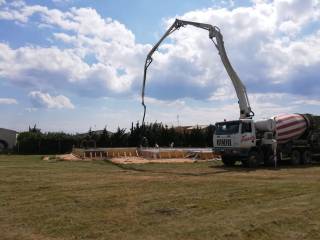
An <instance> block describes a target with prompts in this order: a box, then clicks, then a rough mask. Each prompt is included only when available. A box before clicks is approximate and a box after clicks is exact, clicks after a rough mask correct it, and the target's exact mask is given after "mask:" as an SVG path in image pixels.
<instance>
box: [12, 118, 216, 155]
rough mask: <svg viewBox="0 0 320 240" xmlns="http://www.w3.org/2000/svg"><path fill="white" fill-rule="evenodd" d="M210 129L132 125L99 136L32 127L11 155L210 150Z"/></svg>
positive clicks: (89, 133) (160, 124)
mask: <svg viewBox="0 0 320 240" xmlns="http://www.w3.org/2000/svg"><path fill="white" fill-rule="evenodd" d="M213 132H214V126H213V125H209V126H208V127H207V128H205V129H201V128H200V127H195V128H193V129H191V130H186V129H183V128H180V129H178V128H174V127H169V126H167V125H164V124H162V123H150V124H146V125H141V124H139V123H136V124H134V123H132V125H131V128H130V129H129V130H127V129H125V128H120V127H119V128H118V129H117V131H116V132H114V133H111V132H109V131H107V129H106V128H104V129H103V130H102V131H100V132H99V133H97V132H95V131H92V130H91V129H89V131H88V132H87V133H86V134H68V133H64V132H46V133H43V132H41V130H40V129H38V128H37V127H36V126H34V127H32V128H30V127H29V130H28V131H26V132H22V133H20V134H19V135H18V139H17V145H16V147H15V152H16V153H20V154H61V153H67V152H71V150H72V148H73V147H78V148H96V147H97V148H107V147H140V146H143V147H155V146H159V147H170V146H171V147H173V146H174V147H212V136H213Z"/></svg>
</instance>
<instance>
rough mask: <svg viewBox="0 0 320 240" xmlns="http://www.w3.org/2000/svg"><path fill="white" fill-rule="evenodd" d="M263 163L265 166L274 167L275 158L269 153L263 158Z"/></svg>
mask: <svg viewBox="0 0 320 240" xmlns="http://www.w3.org/2000/svg"><path fill="white" fill-rule="evenodd" d="M264 165H265V166H267V167H274V166H275V160H274V155H272V154H270V155H268V156H266V158H265V160H264Z"/></svg>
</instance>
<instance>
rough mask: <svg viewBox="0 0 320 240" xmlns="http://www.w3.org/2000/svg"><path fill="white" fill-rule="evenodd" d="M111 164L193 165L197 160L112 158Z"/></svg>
mask: <svg viewBox="0 0 320 240" xmlns="http://www.w3.org/2000/svg"><path fill="white" fill-rule="evenodd" d="M111 161H112V162H114V163H117V164H144V163H194V162H197V160H193V159H188V158H168V159H164V158H163V159H152V160H149V159H145V158H141V157H122V158H112V159H111Z"/></svg>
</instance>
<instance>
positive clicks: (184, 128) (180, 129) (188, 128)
mask: <svg viewBox="0 0 320 240" xmlns="http://www.w3.org/2000/svg"><path fill="white" fill-rule="evenodd" d="M208 127H209V125H195V126H179V127H174V129H175V130H176V131H177V132H181V133H182V132H189V133H190V132H191V131H192V130H193V129H200V130H201V131H205V130H206V129H207V128H208Z"/></svg>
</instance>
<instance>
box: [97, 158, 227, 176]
mask: <svg viewBox="0 0 320 240" xmlns="http://www.w3.org/2000/svg"><path fill="white" fill-rule="evenodd" d="M103 161H104V162H105V163H107V164H110V165H112V166H116V167H118V168H120V169H121V170H125V171H133V172H144V173H151V174H167V175H176V176H193V177H200V176H208V175H215V174H220V173H226V172H228V171H227V170H224V169H221V170H220V171H215V172H202V173H190V172H171V171H161V170H159V171H156V170H151V169H143V168H138V167H137V165H133V164H120V163H115V162H112V161H110V160H103Z"/></svg>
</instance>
